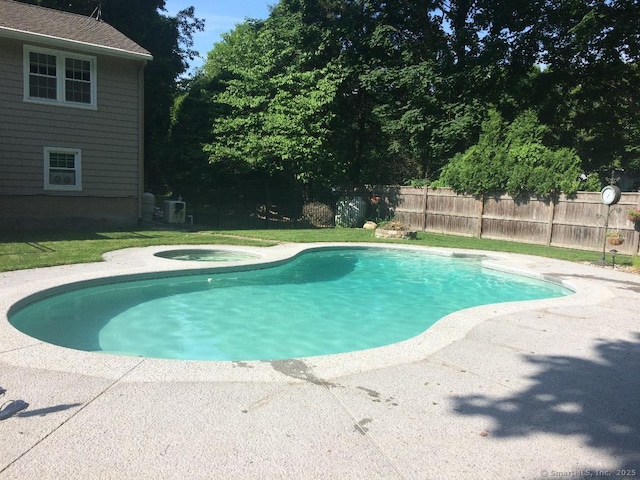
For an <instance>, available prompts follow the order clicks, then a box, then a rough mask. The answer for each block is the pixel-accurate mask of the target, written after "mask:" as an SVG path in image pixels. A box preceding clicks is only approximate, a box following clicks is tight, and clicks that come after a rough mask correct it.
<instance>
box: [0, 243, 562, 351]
mask: <svg viewBox="0 0 640 480" xmlns="http://www.w3.org/2000/svg"><path fill="white" fill-rule="evenodd" d="M570 293H572V292H571V291H570V290H568V289H565V288H563V287H560V286H558V285H555V284H552V283H547V282H542V281H537V280H533V279H529V278H525V277H520V276H514V275H508V274H503V273H500V272H496V271H492V270H488V269H484V268H482V267H481V265H480V263H479V262H478V261H473V260H464V259H456V258H451V257H440V256H435V255H428V254H424V253H420V252H413V251H398V250H392V249H357V248H349V249H345V248H343V249H328V250H320V251H311V252H307V253H303V254H301V255H300V256H298V257H297V258H295V259H294V260H292V261H290V262H288V263H286V264H283V265H280V266H277V267H271V268H266V269H258V270H250V271H238V272H225V273H213V271H212V273H209V274H207V275H188V276H181V277H170V278H159V279H154V280H137V281H130V282H122V283H117V284H109V285H101V286H93V287H87V288H79V289H76V290H73V291H69V292H66V293H62V294H58V295H54V296H51V297H49V298H45V299H42V300H39V301H36V302H34V303H31V304H29V305H27V306H25V307H24V308H21V309H19V310H18V311H16V312H12V313H11V314H10V317H9V321H10V322H11V324H12V325H13V326H14V327H15V328H17V329H19V330H21V331H22V332H24V333H26V334H27V335H30V336H32V337H35V338H38V339H40V340H43V341H45V342H49V343H53V344H55V345H61V346H65V347H69V348H73V349H78V350H86V351H102V352H108V353H117V354H125V355H137V356H144V357H155V358H172V359H192V360H273V359H283V358H295V357H306V356H314V355H327V354H333V353H340V352H347V351H355V350H362V349H367V348H372V347H378V346H382V345H389V344H392V343H396V342H399V341H402V340H406V339H409V338H412V337H414V336H416V335H418V334H420V333H421V332H424V331H425V330H426V329H428V328H429V327H430V326H431V325H433V324H434V323H435V322H437V321H438V320H439V319H440V318H442V317H444V316H445V315H447V314H449V313H452V312H454V311H457V310H461V309H464V308H468V307H472V306H476V305H482V304H488V303H499V302H509V301H515V300H534V299H542V298H550V297H558V296H563V295H568V294H570Z"/></svg>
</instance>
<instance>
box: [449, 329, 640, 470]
mask: <svg viewBox="0 0 640 480" xmlns="http://www.w3.org/2000/svg"><path fill="white" fill-rule="evenodd" d="M594 348H595V352H596V353H597V356H598V359H597V360H589V359H585V358H579V357H571V356H539V355H526V356H525V359H526V361H528V362H531V363H533V364H535V365H537V366H538V367H539V373H537V374H536V375H534V376H533V377H532V378H531V379H532V380H533V381H534V382H535V383H534V385H532V386H531V387H530V388H528V389H526V390H522V391H519V392H514V393H513V394H512V395H510V396H508V397H504V398H492V397H489V396H485V395H469V396H466V397H460V398H457V399H455V401H456V403H455V405H456V406H455V410H456V412H457V413H458V414H462V415H481V416H483V417H487V418H489V419H493V422H494V425H495V426H494V428H493V429H492V430H491V431H490V432H489V434H490V435H491V436H494V437H502V438H508V437H520V436H527V435H529V434H534V433H536V432H542V433H552V434H557V435H565V436H569V435H579V436H580V437H581V438H584V442H585V444H587V445H589V446H590V447H594V448H598V449H602V450H604V451H605V452H607V453H608V454H609V455H610V456H611V458H612V459H614V460H612V462H615V463H616V465H617V468H619V469H627V470H633V469H635V470H636V475H640V403H639V399H640V334H636V339H635V340H634V341H626V340H618V341H600V342H599V343H598V344H596V346H595V347H594ZM578 467H579V468H578ZM580 468H581V469H582V470H585V471H587V470H589V471H592V472H595V471H596V470H597V468H595V467H593V468H592V467H590V466H588V465H582V466H579V465H576V469H575V470H578V469H580ZM600 468H602V467H600ZM621 477H622V475H621ZM609 478H616V472H615V471H612V472H611V476H610V477H609Z"/></svg>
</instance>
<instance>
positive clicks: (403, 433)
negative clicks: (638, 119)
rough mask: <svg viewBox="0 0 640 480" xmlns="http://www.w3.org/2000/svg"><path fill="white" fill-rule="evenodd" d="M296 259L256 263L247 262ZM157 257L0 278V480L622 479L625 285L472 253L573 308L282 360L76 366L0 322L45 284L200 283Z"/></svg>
mask: <svg viewBox="0 0 640 480" xmlns="http://www.w3.org/2000/svg"><path fill="white" fill-rule="evenodd" d="M307 247H308V245H307V246H299V245H293V244H290V245H279V246H276V247H269V248H265V249H260V250H259V251H260V252H262V253H263V258H262V259H261V260H260V262H262V263H265V264H266V263H269V262H280V261H285V260H286V259H287V258H289V257H290V256H291V255H294V254H296V253H298V252H300V251H301V250H302V249H303V248H307ZM172 248H177V247H172ZM189 248H193V247H192V246H191V247H189ZM220 248H225V247H220ZM233 249H234V250H241V248H240V247H233ZM158 250H159V249H158V248H155V247H153V248H147V249H128V250H123V251H119V252H112V253H110V254H108V255H107V256H106V261H105V262H101V263H96V264H84V265H71V266H61V267H53V268H45V269H38V270H25V271H16V272H8V273H3V274H0V386H2V387H4V388H6V389H7V393H6V395H5V396H4V397H2V398H1V399H0V404H1V403H4V401H6V400H9V399H18V398H19V399H22V400H25V401H27V402H28V403H29V404H30V406H29V408H28V409H26V410H24V411H22V412H20V413H18V414H16V415H14V416H12V417H10V418H8V419H6V420H3V421H0V438H1V439H2V441H0V479H2V480H4V479H21V480H24V479H76V478H77V479H93V478H105V479H106V478H117V479H164V478H176V479H254V478H255V479H258V478H260V479H265V478H269V479H270V478H295V479H349V478H353V479H356V478H357V479H395V478H397V479H449V478H451V479H458V478H462V479H467V478H478V479H485V478H486V479H497V478H503V479H516V478H518V479H520V478H522V479H537V478H558V477H564V478H566V477H572V478H581V477H585V478H586V477H591V478H605V477H606V478H635V477H640V403H639V399H640V276H639V275H634V274H630V273H624V272H621V271H616V270H613V269H612V268H610V267H609V268H602V267H596V266H591V265H582V264H575V263H569V262H563V261H557V260H551V259H546V258H539V257H531V256H526V255H512V254H503V253H494V252H491V253H489V252H483V255H486V257H487V259H486V263H487V266H490V267H492V268H499V269H502V270H507V271H510V270H511V271H518V272H527V273H528V274H531V275H533V276H540V277H545V278H556V279H559V280H561V281H562V282H564V283H566V284H567V285H569V286H571V288H572V289H574V290H575V292H576V293H575V294H573V295H570V296H567V297H563V298H556V299H550V300H541V301H535V302H517V303H510V304H499V305H488V306H483V307H477V308H473V309H469V310H464V311H461V312H457V313H455V314H452V315H449V316H447V317H445V318H444V319H442V320H441V321H439V322H438V323H437V324H436V325H434V326H433V327H432V328H430V329H429V330H427V331H426V332H425V333H424V334H422V335H420V336H419V337H416V338H414V339H411V340H408V341H406V342H402V343H399V344H395V345H391V346H388V347H382V348H377V349H372V350H366V351H362V352H353V353H348V354H340V355H333V356H325V357H311V358H304V359H294V360H279V361H263V362H196V361H175V360H158V359H145V358H138V357H124V356H115V355H107V354H100V353H88V352H80V351H75V350H70V349H66V348H62V347H56V346H53V345H49V344H46V343H43V342H40V341H38V340H36V339H33V338H31V337H28V336H26V335H24V334H22V333H21V332H19V331H17V330H16V329H14V328H13V327H12V326H11V325H10V324H9V323H8V321H7V314H8V310H9V308H10V307H11V305H13V304H15V303H16V302H18V301H20V300H21V299H23V298H25V297H27V296H29V295H31V294H34V293H36V292H38V291H41V290H43V289H46V288H50V287H52V286H55V285H60V284H65V283H71V282H76V281H83V280H87V279H91V278H95V277H108V276H114V275H129V274H136V273H145V272H146V273H149V272H155V271H165V272H170V271H174V270H177V269H185V268H188V269H195V270H202V269H203V265H202V264H201V263H195V262H176V261H173V260H167V259H160V258H157V257H155V256H153V253H154V252H156V251H158ZM255 250H256V249H253V250H252V251H255ZM424 250H426V251H429V252H432V253H438V254H451V251H447V250H438V249H424ZM474 253H476V254H477V253H478V252H474ZM244 266H245V263H244V262H237V263H231V264H229V265H227V267H229V268H232V267H233V268H238V267H239V268H242V267H244ZM209 267H210V265H206V268H209ZM363 301H366V299H363Z"/></svg>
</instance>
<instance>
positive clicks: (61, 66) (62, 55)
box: [22, 45, 98, 110]
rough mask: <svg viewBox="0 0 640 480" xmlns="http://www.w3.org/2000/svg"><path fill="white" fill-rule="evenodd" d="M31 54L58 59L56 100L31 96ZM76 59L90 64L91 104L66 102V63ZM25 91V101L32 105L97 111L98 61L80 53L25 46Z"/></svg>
mask: <svg viewBox="0 0 640 480" xmlns="http://www.w3.org/2000/svg"><path fill="white" fill-rule="evenodd" d="M31 53H41V54H44V55H53V56H55V57H56V97H57V98H56V99H48V98H41V97H32V96H30V94H29V76H30V74H31V71H30V63H31V60H30V54H31ZM67 58H69V59H74V60H83V61H86V62H89V68H90V70H89V75H90V92H91V103H83V102H72V101H67V100H66V91H65V90H66V85H65V80H66V78H65V66H66V65H65V63H66V59H67ZM22 63H23V72H24V73H23V77H24V78H23V85H24V86H23V91H24V101H25V102H30V103H41V104H45V105H60V106H65V107H73V108H83V109H89V110H97V108H98V97H97V92H98V88H97V84H98V83H97V81H98V78H97V75H96V72H97V63H98V61H97V59H96V57H93V56H90V55H82V54H79V53H71V52H63V51H61V50H52V49H49V48H40V47H33V46H30V45H25V46H24V53H23V62H22Z"/></svg>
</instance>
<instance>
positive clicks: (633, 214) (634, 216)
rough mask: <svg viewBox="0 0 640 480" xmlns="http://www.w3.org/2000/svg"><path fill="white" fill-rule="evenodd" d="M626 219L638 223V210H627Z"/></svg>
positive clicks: (639, 216)
mask: <svg viewBox="0 0 640 480" xmlns="http://www.w3.org/2000/svg"><path fill="white" fill-rule="evenodd" d="M627 218H628V219H629V221H631V222H640V209H636V210H633V209H629V210H627Z"/></svg>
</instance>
